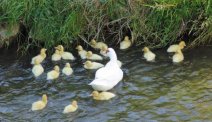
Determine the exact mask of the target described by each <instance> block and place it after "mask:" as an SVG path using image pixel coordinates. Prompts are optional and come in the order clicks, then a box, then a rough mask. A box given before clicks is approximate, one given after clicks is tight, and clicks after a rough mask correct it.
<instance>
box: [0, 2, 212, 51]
mask: <svg viewBox="0 0 212 122" xmlns="http://www.w3.org/2000/svg"><path fill="white" fill-rule="evenodd" d="M211 4H212V3H211V1H210V0H192V1H189V0H61V1H60V0H1V1H0V14H1V16H0V22H6V23H9V24H11V25H12V24H14V23H23V24H24V25H25V27H26V28H27V31H28V32H29V38H31V39H32V41H25V45H24V46H25V47H27V48H28V47H33V46H41V44H42V45H44V47H47V48H51V47H53V46H55V45H57V44H60V43H62V44H64V45H66V46H67V47H71V46H70V45H71V43H73V42H76V41H78V40H82V39H83V41H86V42H87V41H90V40H91V39H92V38H96V39H97V40H103V41H107V42H108V43H114V44H118V42H120V41H121V40H122V39H123V38H124V36H125V35H130V37H131V38H133V40H134V42H135V43H136V44H137V45H148V46H151V47H156V48H158V47H164V46H167V45H169V44H171V43H174V42H176V41H179V40H181V39H184V38H185V35H186V36H188V37H189V38H188V39H187V38H186V40H187V41H188V42H190V43H191V46H196V45H199V44H202V43H208V42H210V41H211V37H212V30H211V29H212V8H211ZM26 45H27V46H26ZM27 48H26V49H27Z"/></svg>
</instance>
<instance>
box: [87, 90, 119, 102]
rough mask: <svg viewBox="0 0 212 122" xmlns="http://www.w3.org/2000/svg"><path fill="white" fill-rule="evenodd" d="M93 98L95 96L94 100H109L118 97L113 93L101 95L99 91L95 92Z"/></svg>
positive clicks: (102, 93)
mask: <svg viewBox="0 0 212 122" xmlns="http://www.w3.org/2000/svg"><path fill="white" fill-rule="evenodd" d="M91 96H93V99H95V100H109V99H111V98H113V97H115V96H116V95H115V94H113V93H111V92H101V93H99V92H98V91H93V92H92V94H91Z"/></svg>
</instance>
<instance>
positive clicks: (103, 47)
mask: <svg viewBox="0 0 212 122" xmlns="http://www.w3.org/2000/svg"><path fill="white" fill-rule="evenodd" d="M107 49H108V48H107V47H106V46H105V45H103V46H102V47H101V50H100V54H101V55H103V56H105V57H108V56H107V54H106V53H107Z"/></svg>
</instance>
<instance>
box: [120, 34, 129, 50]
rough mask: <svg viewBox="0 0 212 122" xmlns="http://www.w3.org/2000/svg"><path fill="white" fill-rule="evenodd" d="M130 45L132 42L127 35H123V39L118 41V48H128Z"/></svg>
mask: <svg viewBox="0 0 212 122" xmlns="http://www.w3.org/2000/svg"><path fill="white" fill-rule="evenodd" d="M131 45H132V42H131V41H130V40H129V37H128V36H125V37H124V40H123V41H122V42H121V43H120V49H121V50H124V49H127V48H129V47H130V46H131Z"/></svg>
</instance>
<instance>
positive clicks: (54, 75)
mask: <svg viewBox="0 0 212 122" xmlns="http://www.w3.org/2000/svg"><path fill="white" fill-rule="evenodd" d="M59 74H60V68H59V66H57V65H56V66H54V70H52V71H49V72H48V73H47V80H52V79H56V78H58V77H59Z"/></svg>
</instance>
